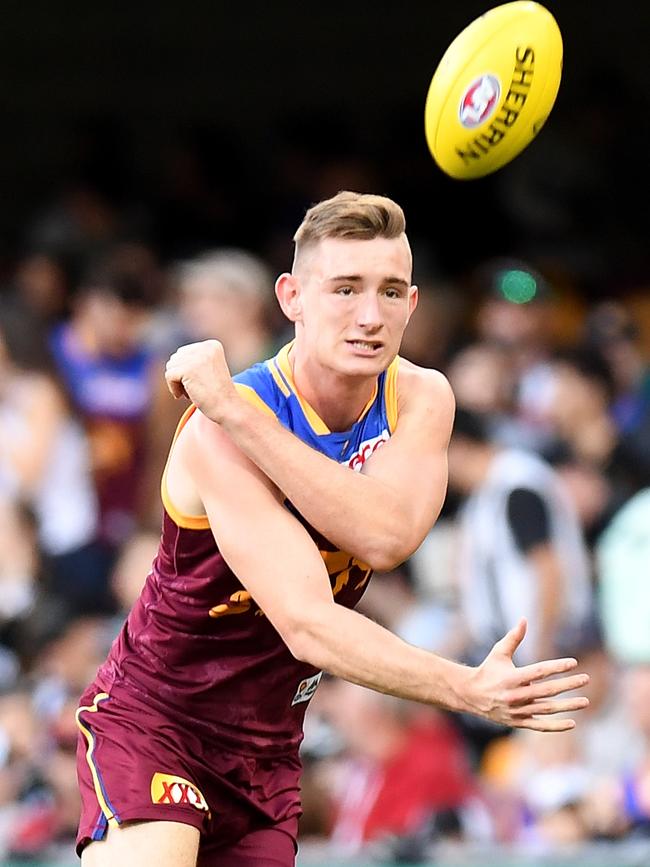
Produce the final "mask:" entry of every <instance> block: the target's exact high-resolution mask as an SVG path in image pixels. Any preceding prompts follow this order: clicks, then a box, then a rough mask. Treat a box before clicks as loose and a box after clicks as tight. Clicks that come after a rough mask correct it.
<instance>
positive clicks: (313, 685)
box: [291, 671, 323, 707]
mask: <svg viewBox="0 0 650 867" xmlns="http://www.w3.org/2000/svg"><path fill="white" fill-rule="evenodd" d="M322 676H323V672H322V671H319V672H318V674H315V675H314V676H313V677H307V678H305V680H301V681H300V683H299V684H298V689H297V690H296V694H295V695H294V697H293V701H292V702H291V707H293V706H294V704H302V702H304V701H309V699H310V698H311V697H312V696H313V694H314V693H315V692H316V690H317V689H318V684H319V683H320V679H321V677H322Z"/></svg>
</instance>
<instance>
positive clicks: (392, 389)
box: [384, 355, 399, 433]
mask: <svg viewBox="0 0 650 867" xmlns="http://www.w3.org/2000/svg"><path fill="white" fill-rule="evenodd" d="M398 373H399V355H396V356H395V358H394V359H393V360H392V361H391V363H390V364H389V366H388V370H387V371H386V379H385V380H384V405H385V407H386V418H387V419H388V427H389V428H390V432H391V433H393V432H394V431H395V428H396V427H397V417H398V415H399V406H398V401H397V375H398Z"/></svg>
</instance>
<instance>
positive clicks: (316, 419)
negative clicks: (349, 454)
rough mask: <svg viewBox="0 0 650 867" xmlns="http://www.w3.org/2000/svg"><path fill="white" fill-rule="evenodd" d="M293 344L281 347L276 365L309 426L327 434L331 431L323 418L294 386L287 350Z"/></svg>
mask: <svg viewBox="0 0 650 867" xmlns="http://www.w3.org/2000/svg"><path fill="white" fill-rule="evenodd" d="M292 346H293V340H292V341H291V343H287V345H286V346H283V347H282V349H281V350H280V351H279V352H278V355H277V359H278V367H279V368H280V370H281V371H282V373H283V374H284V377H285V379H286V380H287V382H288V383H289V387H290V388H291V391H292V392H293V393H294V394H295V396H296V398H297V400H298V403H299V404H300V408H301V409H302V411H303V414H304V416H305V418H306V419H307V421H308V423H309V426H310V427H311V429H312V430H313V431H314V433H317V434H328V433H332V431H331V430H330V429H329V428H328V427H327V425H326V424H325V422H324V421H323V419H322V418H321V417H320V416H319V415H318V413H317V412H316V410H315V409H314V408H313V407H312V406H310V405H309V404H308V403H307V401H306V400H305V399H304V398H303V397H302V395H301V394H300V393H299V391H298V389H297V388H296V383H295V382H294V379H293V370H292V369H291V364H290V362H289V351H290V350H291V347H292Z"/></svg>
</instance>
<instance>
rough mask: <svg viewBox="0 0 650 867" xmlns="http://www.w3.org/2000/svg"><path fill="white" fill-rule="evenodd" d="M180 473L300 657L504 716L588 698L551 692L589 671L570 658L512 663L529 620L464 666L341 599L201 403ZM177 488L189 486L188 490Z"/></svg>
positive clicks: (529, 722)
mask: <svg viewBox="0 0 650 867" xmlns="http://www.w3.org/2000/svg"><path fill="white" fill-rule="evenodd" d="M188 480H189V483H190V484H191V486H193V488H194V492H190V496H193V495H194V493H195V495H196V496H197V497H198V498H199V499H200V501H201V503H202V504H203V506H204V508H205V511H206V513H207V515H208V518H209V520H210V526H211V527H212V530H213V533H214V536H215V540H216V542H217V544H218V546H219V550H220V551H221V553H222V555H223V557H224V559H225V560H226V562H227V563H228V565H229V566H230V568H231V569H232V570H233V572H234V573H235V574H236V575H237V577H238V578H239V580H240V581H241V582H242V584H243V585H244V586H245V587H246V589H247V590H248V591H249V593H250V594H251V595H252V597H253V598H254V599H255V602H256V604H257V605H259V607H260V608H261V609H262V610H263V611H264V613H265V614H266V616H267V617H268V618H269V620H270V621H271V623H272V624H273V626H274V627H275V628H276V629H277V631H278V632H279V634H280V635H281V637H282V638H283V640H284V641H285V643H286V644H287V646H288V648H289V650H290V651H291V652H292V654H293V655H294V656H295V657H296V658H298V659H300V660H302V661H304V662H308V663H310V664H312V665H314V666H315V667H317V668H321V669H324V670H326V671H329V672H330V673H332V674H335V675H337V676H339V677H342V678H344V679H346V680H350V681H352V682H354V683H358V684H361V685H362V686H366V687H369V688H371V689H375V690H377V691H379V692H385V693H390V694H392V695H396V696H399V697H402V698H407V699H413V700H415V701H420V702H426V703H429V704H435V705H438V706H440V707H444V708H446V709H449V710H454V711H464V712H468V713H474V714H477V715H479V716H483V717H486V718H488V719H491V720H493V721H495V722H499V723H502V724H504V725H508V726H516V727H521V728H531V729H537V730H545V731H562V730H565V729H567V728H572V727H573V721H572V720H568V719H563V718H557V717H554V716H552V715H553V714H555V713H558V712H570V711H573V710H577V709H579V708H581V707H584V705H585V703H586V699H583V698H575V697H571V698H563V699H555V696H558V695H559V694H560V693H562V692H565V691H566V690H572V689H576V688H579V687H580V686H582V685H583V684H584V683H585V682H586V680H587V678H586V676H585V675H567V674H566V673H567V672H570V671H571V670H572V669H574V668H575V666H576V661H575V660H573V659H563V660H552V661H547V662H540V663H537V664H535V665H532V666H527V667H524V668H516V667H515V666H514V664H513V662H512V655H513V653H514V651H515V649H516V647H517V645H518V644H519V643H520V641H521V640H522V638H523V635H524V632H525V624H523V623H522V624H519V626H518V627H517V628H516V629H514V630H511V632H510V633H508V635H507V636H506V637H505V638H504V639H502V640H501V641H500V642H499V643H497V644H496V645H495V647H494V649H493V650H492V652H491V653H490V654H489V656H488V657H487V658H486V660H485V661H484V662H483V663H482V664H481V665H480V666H478V667H477V668H469V667H466V666H462V665H459V664H457V663H455V662H452V661H450V660H447V659H443V658H442V657H439V656H436V655H435V654H432V653H429V652H428V651H424V650H421V649H420V648H416V647H413V646H411V645H409V644H406V643H405V642H404V641H402V640H401V639H400V638H398V637H397V636H395V635H393V634H392V633H390V632H389V631H388V630H386V629H384V628H383V627H381V626H379V625H378V624H376V623H373V622H372V621H370V620H368V619H367V618H366V617H364V616H363V615H361V614H358V613H357V612H355V611H350V610H348V609H346V608H344V607H343V606H340V605H337V604H336V603H335V602H334V599H333V596H332V590H331V586H330V582H329V577H328V575H327V571H326V569H325V565H324V563H323V560H322V557H321V556H320V554H319V552H318V549H317V548H316V546H315V544H314V542H313V540H312V539H311V537H310V536H309V534H308V533H307V531H306V530H305V528H304V527H303V526H302V524H300V522H299V521H298V520H296V518H295V517H294V516H293V515H292V514H291V513H290V512H289V511H288V510H287V509H286V508H285V507H284V505H283V500H282V495H281V494H280V492H279V491H278V490H277V488H276V487H275V486H274V485H273V483H272V482H270V480H269V479H268V478H267V477H266V476H264V474H263V473H262V472H261V471H260V470H259V469H258V468H257V467H256V466H255V464H253V463H252V462H251V461H250V460H249V459H248V458H247V457H245V456H244V455H243V453H242V452H241V451H240V450H239V449H238V448H237V447H236V446H235V445H234V443H233V442H232V440H231V439H230V438H229V437H228V435H227V434H226V433H224V431H223V430H222V429H220V428H219V426H217V425H215V424H214V423H212V422H211V421H210V420H209V419H207V418H206V417H205V416H203V415H202V414H201V413H200V412H198V411H197V412H195V413H194V415H193V416H192V418H191V419H190V421H189V422H188V423H187V425H186V426H185V428H184V429H183V431H182V432H181V435H180V436H179V438H178V440H177V442H176V445H175V447H174V450H173V453H172V459H171V460H170V465H169V470H168V489H169V491H170V495H171V496H172V499H173V498H174V487H175V486H178V485H179V484H180V485H181V486H182V485H187V484H188ZM182 493H183V495H187V494H188V491H187V488H186V490H185V491H182ZM177 505H180V504H178V503H177ZM556 675H561V676H560V677H554V676H556ZM550 678H553V679H550Z"/></svg>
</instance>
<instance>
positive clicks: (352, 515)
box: [219, 400, 410, 569]
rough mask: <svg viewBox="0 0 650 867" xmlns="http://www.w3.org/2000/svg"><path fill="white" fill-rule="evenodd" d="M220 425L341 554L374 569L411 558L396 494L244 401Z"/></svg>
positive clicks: (406, 525) (404, 512) (404, 504)
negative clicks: (351, 468)
mask: <svg viewBox="0 0 650 867" xmlns="http://www.w3.org/2000/svg"><path fill="white" fill-rule="evenodd" d="M219 424H220V425H221V427H222V428H223V429H224V430H226V432H227V433H228V435H229V436H230V437H231V438H232V440H233V441H234V442H235V444H236V445H237V446H238V447H239V448H240V449H241V451H242V452H244V454H246V455H247V457H248V458H250V460H252V461H253V462H254V463H255V464H256V465H257V466H258V467H259V468H260V469H261V470H262V472H263V473H264V474H265V475H267V476H268V477H269V478H270V479H271V480H272V481H273V482H274V483H275V484H276V485H277V487H278V488H279V489H280V490H281V491H282V492H283V493H284V494H285V496H286V497H287V498H288V499H289V500H290V501H291V503H293V505H294V506H295V507H296V509H297V510H298V511H299V512H300V514H301V515H302V516H303V517H304V518H305V519H306V520H307V521H308V522H309V523H310V524H311V525H312V526H313V527H315V528H316V529H317V530H318V531H319V532H321V533H322V534H323V535H324V536H325V537H326V538H327V539H329V540H330V541H331V542H333V543H334V544H335V545H337V547H339V548H340V549H341V550H343V551H347V552H348V553H349V554H352V555H353V556H355V557H357V558H358V559H360V560H363V561H364V562H366V563H368V564H369V565H370V566H372V567H373V568H375V569H388V568H390V567H392V566H394V565H396V564H397V563H399V562H401V561H402V560H404V559H406V556H407V555H408V554H409V553H410V551H408V550H405V549H404V540H405V539H406V538H408V531H409V520H408V503H407V502H402V498H401V496H400V494H399V492H398V491H397V490H395V489H393V488H391V487H390V486H388V485H386V484H384V483H383V482H381V481H379V480H377V479H373V478H371V477H369V476H365V475H362V474H360V473H355V472H353V471H351V470H349V469H348V468H347V467H345V466H343V465H341V464H337V463H336V461H333V460H331V459H330V458H328V457H326V456H325V455H323V454H321V453H320V452H317V451H316V450H315V449H312V448H311V447H310V446H308V445H307V444H306V443H304V442H302V441H301V440H299V439H298V437H296V436H294V435H293V434H292V433H291V432H290V431H288V430H286V429H285V428H283V427H282V425H281V424H279V422H277V421H276V420H275V419H274V418H271V417H270V416H266V415H264V414H262V413H260V412H259V410H257V409H255V408H254V407H252V406H251V405H250V404H248V403H246V402H245V401H244V400H238V401H236V402H235V401H233V402H232V404H231V406H230V408H229V411H228V412H227V413H225V414H224V415H223V416H222V417H221V418H220V419H219ZM361 515H363V520H360V516H361Z"/></svg>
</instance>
